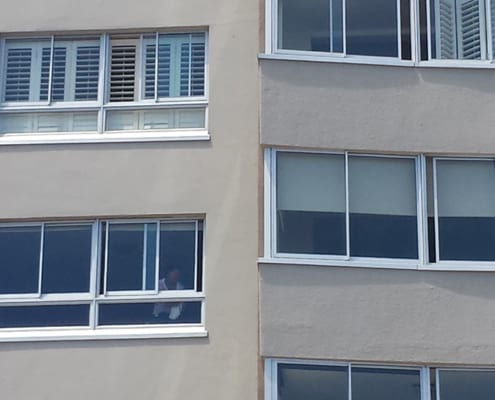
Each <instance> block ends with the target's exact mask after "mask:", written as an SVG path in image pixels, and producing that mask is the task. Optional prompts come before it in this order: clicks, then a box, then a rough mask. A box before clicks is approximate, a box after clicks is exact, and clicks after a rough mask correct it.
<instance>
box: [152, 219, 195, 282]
mask: <svg viewBox="0 0 495 400" xmlns="http://www.w3.org/2000/svg"><path fill="white" fill-rule="evenodd" d="M195 267H196V226H195V224H194V223H164V222H162V223H160V281H159V284H158V286H159V288H160V290H182V289H191V290H192V289H194V282H195Z"/></svg>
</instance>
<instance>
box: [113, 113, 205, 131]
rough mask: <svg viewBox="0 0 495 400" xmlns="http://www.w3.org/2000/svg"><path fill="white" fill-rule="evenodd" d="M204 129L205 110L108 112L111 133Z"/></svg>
mask: <svg viewBox="0 0 495 400" xmlns="http://www.w3.org/2000/svg"><path fill="white" fill-rule="evenodd" d="M202 128H205V109H204V108H186V109H159V110H141V111H108V112H107V127H106V129H107V130H109V131H126V130H167V129H202Z"/></svg>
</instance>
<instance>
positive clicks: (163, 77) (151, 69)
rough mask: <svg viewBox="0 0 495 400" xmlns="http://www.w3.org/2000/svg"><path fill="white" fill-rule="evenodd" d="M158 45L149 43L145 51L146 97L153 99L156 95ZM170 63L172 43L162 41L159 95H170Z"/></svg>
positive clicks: (159, 57) (159, 49) (159, 59)
mask: <svg viewBox="0 0 495 400" xmlns="http://www.w3.org/2000/svg"><path fill="white" fill-rule="evenodd" d="M155 49H156V46H155V45H154V44H148V45H147V46H146V51H145V75H144V98H145V99H153V98H154V97H155V66H156V51H155ZM170 64H171V45H170V43H162V44H159V45H158V83H157V89H158V97H170V96H172V94H171V88H170Z"/></svg>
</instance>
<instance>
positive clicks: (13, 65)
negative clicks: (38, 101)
mask: <svg viewBox="0 0 495 400" xmlns="http://www.w3.org/2000/svg"><path fill="white" fill-rule="evenodd" d="M32 61H33V48H31V47H19V48H15V47H13V48H8V49H7V51H6V65H5V81H4V95H3V100H4V101H29V100H30V93H31V64H32Z"/></svg>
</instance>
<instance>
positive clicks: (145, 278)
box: [107, 223, 156, 291]
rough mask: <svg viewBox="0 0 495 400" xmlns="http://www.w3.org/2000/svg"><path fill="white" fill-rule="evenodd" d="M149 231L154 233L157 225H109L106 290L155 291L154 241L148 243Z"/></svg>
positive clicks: (154, 239)
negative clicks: (150, 289)
mask: <svg viewBox="0 0 495 400" xmlns="http://www.w3.org/2000/svg"><path fill="white" fill-rule="evenodd" d="M148 230H155V231H156V224H131V223H129V224H110V225H109V228H108V249H107V251H108V261H107V262H108V264H107V290H108V291H117V290H145V289H146V288H147V286H152V287H153V288H154V282H153V281H151V277H153V276H154V271H155V257H154V254H155V253H154V252H155V251H156V238H153V240H149V239H150V233H149V232H148ZM151 236H153V235H151ZM150 252H151V254H149V253H150Z"/></svg>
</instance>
